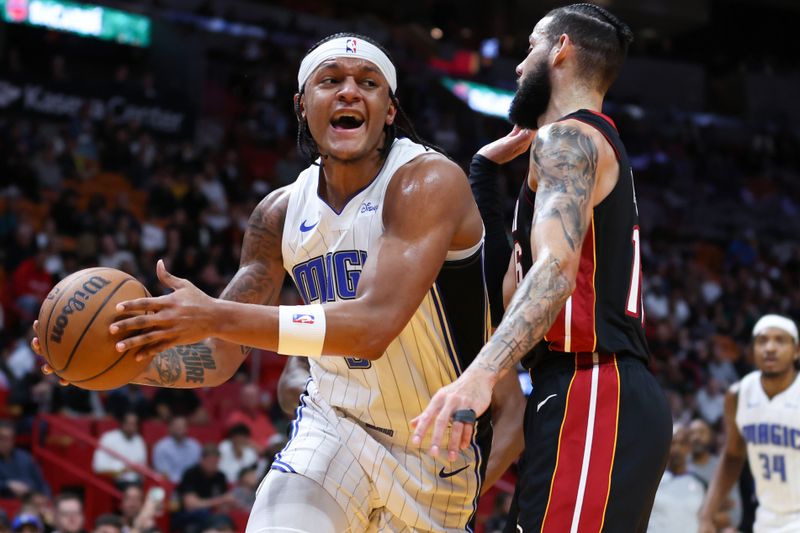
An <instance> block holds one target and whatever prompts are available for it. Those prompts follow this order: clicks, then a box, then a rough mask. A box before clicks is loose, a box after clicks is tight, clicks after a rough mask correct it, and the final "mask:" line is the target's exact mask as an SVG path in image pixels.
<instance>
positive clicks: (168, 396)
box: [153, 387, 207, 423]
mask: <svg viewBox="0 0 800 533" xmlns="http://www.w3.org/2000/svg"><path fill="white" fill-rule="evenodd" d="M153 408H154V409H155V411H156V416H157V417H158V418H160V419H161V420H163V421H165V422H167V421H169V420H171V419H172V417H173V416H184V417H186V418H187V419H188V420H189V421H190V422H192V423H202V422H203V419H204V418H207V417H206V416H205V414H204V413H205V411H204V410H203V408H202V407H201V405H200V399H199V398H198V397H197V393H196V392H195V391H194V390H193V389H170V388H166V387H160V388H159V389H158V390H157V391H156V393H155V395H154V396H153Z"/></svg>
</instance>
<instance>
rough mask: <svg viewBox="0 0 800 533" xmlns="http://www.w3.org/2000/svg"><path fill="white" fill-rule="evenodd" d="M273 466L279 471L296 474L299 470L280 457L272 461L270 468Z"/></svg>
mask: <svg viewBox="0 0 800 533" xmlns="http://www.w3.org/2000/svg"><path fill="white" fill-rule="evenodd" d="M273 468H274V469H275V470H278V471H279V472H283V473H285V474H296V473H297V471H296V470H295V469H294V468H292V466H291V465H289V464H286V463H284V462H283V461H279V460H278V459H275V460H273V461H272V464H271V465H270V467H269V469H270V470H272V469H273Z"/></svg>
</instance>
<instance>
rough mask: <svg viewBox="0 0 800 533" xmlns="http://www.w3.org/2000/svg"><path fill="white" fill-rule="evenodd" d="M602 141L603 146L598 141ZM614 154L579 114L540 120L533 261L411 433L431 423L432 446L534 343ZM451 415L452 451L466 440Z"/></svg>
mask: <svg viewBox="0 0 800 533" xmlns="http://www.w3.org/2000/svg"><path fill="white" fill-rule="evenodd" d="M598 146H600V148H598ZM616 164H617V163H616V159H615V158H614V156H613V153H610V147H609V146H608V145H607V143H605V142H604V141H601V138H600V137H599V133H597V132H596V131H595V130H594V129H592V128H590V127H589V126H586V125H585V124H582V123H580V122H577V121H573V120H569V121H564V122H558V123H554V124H550V125H548V126H545V127H543V128H541V129H539V131H538V132H537V135H536V138H535V140H534V142H533V146H532V148H531V168H530V171H529V185H530V186H531V188H532V189H535V190H536V204H535V206H534V216H533V225H532V228H531V247H532V250H531V251H532V255H533V257H534V263H533V266H532V268H531V269H530V270H529V271H528V273H527V274H526V275H525V277H524V278H523V280H522V283H521V284H520V286H519V287H518V288H517V291H516V293H515V294H514V296H513V298H512V299H511V302H510V304H509V306H508V308H507V309H506V313H505V316H504V318H503V321H502V322H501V324H500V326H499V327H498V328H497V330H496V331H495V333H494V335H493V336H492V338H491V340H490V341H489V343H488V344H487V345H486V346H484V348H483V350H481V353H480V354H479V355H478V357H477V358H476V359H475V361H473V363H472V364H471V365H470V367H469V368H468V369H467V371H466V372H464V374H462V376H461V377H460V378H459V379H458V380H457V381H456V382H454V383H452V384H450V385H448V386H447V387H444V388H442V389H441V390H440V391H439V392H438V393H437V394H436V395H435V396H434V397H433V399H432V400H431V403H430V405H429V406H428V408H426V409H425V412H423V414H422V415H420V416H419V417H418V418H416V419H415V420H414V421H413V422H412V424H413V425H414V426H415V427H416V431H415V440H416V441H417V442H421V440H422V436H423V435H424V434H425V432H426V431H427V429H428V428H429V427H430V426H431V424H433V434H432V442H433V445H432V448H431V452H432V453H433V454H438V452H439V447H438V443H439V442H441V440H442V437H443V436H444V434H445V430H446V429H447V427H448V425H449V424H450V422H451V417H452V414H453V412H455V411H456V410H460V409H472V410H474V411H475V412H476V413H477V414H481V413H483V412H484V411H486V409H487V408H488V406H489V403H490V400H491V392H492V390H493V388H494V386H495V385H496V383H497V382H498V381H499V380H500V379H501V378H502V377H503V375H505V373H506V372H508V370H509V369H511V368H512V367H513V366H514V365H515V364H516V363H517V362H518V361H519V360H520V359H522V357H523V356H524V355H525V354H526V353H528V351H530V350H531V348H533V347H534V346H535V345H536V343H538V342H539V341H540V340H541V339H542V338H543V337H544V334H545V333H546V332H547V330H548V328H549V327H550V325H551V324H552V322H553V321H554V320H555V318H556V316H557V315H558V313H559V312H560V311H561V308H562V307H563V305H564V303H565V302H566V300H567V298H568V297H569V296H570V294H572V291H573V290H574V288H575V282H576V278H577V273H578V266H579V262H580V251H581V246H582V244H583V239H584V237H585V235H586V231H587V229H588V227H589V221H590V220H591V214H592V208H593V206H594V205H595V203H596V198H595V190H596V188H597V182H598V178H599V177H600V175H601V172H607V174H608V175H612V173H611V172H610V167H611V166H615V165H616ZM463 429H464V425H463V424H461V423H454V424H453V428H452V431H451V432H450V445H449V447H448V448H449V451H450V455H451V456H452V457H455V456H456V453H457V450H458V449H459V448H464V447H465V446H467V445H468V443H469V435H468V434H469V432H468V431H463Z"/></svg>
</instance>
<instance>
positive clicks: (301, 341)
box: [278, 304, 325, 357]
mask: <svg viewBox="0 0 800 533" xmlns="http://www.w3.org/2000/svg"><path fill="white" fill-rule="evenodd" d="M324 343H325V311H324V310H323V309H322V305H320V304H312V305H281V306H279V307H278V353H279V354H281V355H300V356H305V357H319V356H321V355H322V345H323V344H324Z"/></svg>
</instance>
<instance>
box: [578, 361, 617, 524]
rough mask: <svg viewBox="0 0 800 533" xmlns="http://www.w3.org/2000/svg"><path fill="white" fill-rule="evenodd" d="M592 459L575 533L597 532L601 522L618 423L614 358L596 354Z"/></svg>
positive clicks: (615, 362) (604, 509)
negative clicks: (595, 398)
mask: <svg viewBox="0 0 800 533" xmlns="http://www.w3.org/2000/svg"><path fill="white" fill-rule="evenodd" d="M598 371H599V373H598V374H599V375H598V380H597V405H596V411H595V419H594V435H593V436H592V456H591V459H590V461H589V473H588V476H587V477H586V490H585V492H584V498H583V507H582V508H581V514H580V518H579V522H578V531H581V532H583V531H586V532H588V533H594V532H599V531H601V530H602V529H603V522H604V521H605V514H606V506H607V505H608V495H609V492H610V489H611V472H612V470H613V468H614V456H615V450H616V447H617V428H618V422H619V370H618V368H617V361H616V356H615V355H608V354H602V355H600V365H599V367H598Z"/></svg>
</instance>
